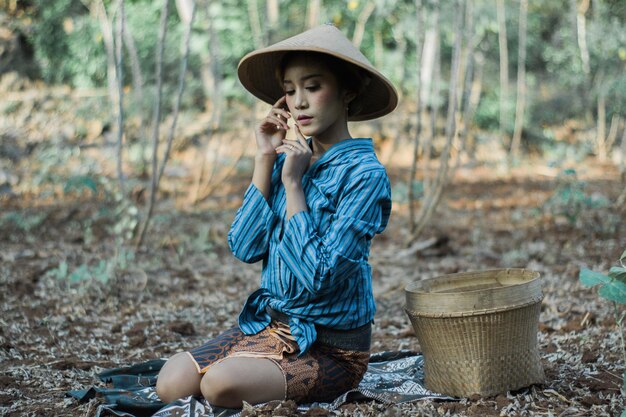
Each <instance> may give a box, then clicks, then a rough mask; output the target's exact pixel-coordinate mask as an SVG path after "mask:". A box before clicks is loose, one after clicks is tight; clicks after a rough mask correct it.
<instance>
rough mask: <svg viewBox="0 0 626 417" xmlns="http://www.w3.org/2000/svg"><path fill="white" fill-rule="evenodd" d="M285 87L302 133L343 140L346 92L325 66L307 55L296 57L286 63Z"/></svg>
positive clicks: (345, 126)
mask: <svg viewBox="0 0 626 417" xmlns="http://www.w3.org/2000/svg"><path fill="white" fill-rule="evenodd" d="M283 88H284V91H285V95H286V97H287V106H288V107H289V111H290V112H291V116H292V118H293V119H294V121H295V123H296V124H297V125H298V127H299V128H300V131H301V132H302V134H303V135H305V136H314V137H316V138H317V139H318V140H321V141H329V142H334V141H336V140H339V139H342V137H341V136H343V135H345V131H346V129H347V121H346V106H347V103H346V102H345V100H344V97H345V94H343V93H341V92H340V88H339V86H338V85H337V79H336V77H335V76H334V75H333V74H332V73H331V72H330V71H329V70H328V68H327V67H326V66H325V65H323V64H321V63H319V62H316V61H314V60H313V59H311V58H308V57H307V56H304V55H298V56H295V57H294V58H292V59H291V60H290V61H289V62H288V63H287V65H286V66H285V74H284V76H283ZM338 136H339V137H338Z"/></svg>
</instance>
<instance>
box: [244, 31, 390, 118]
mask: <svg viewBox="0 0 626 417" xmlns="http://www.w3.org/2000/svg"><path fill="white" fill-rule="evenodd" d="M335 30H337V29H335ZM288 41H289V39H287V40H285V41H283V42H279V43H278V44H276V45H272V46H269V47H267V48H263V49H259V50H257V51H253V52H250V53H249V54H247V55H246V56H244V57H243V58H242V59H241V61H240V62H239V66H238V67H237V75H238V76H239V80H240V81H241V84H242V85H243V86H244V87H245V88H246V89H247V90H248V91H250V93H252V94H253V95H254V96H255V97H257V98H259V99H261V100H263V101H265V102H266V103H269V104H274V103H275V102H276V101H277V100H278V99H279V98H280V97H281V96H283V95H284V92H283V90H282V87H281V85H280V84H279V83H278V80H277V79H276V75H275V69H276V67H277V66H278V65H279V64H280V61H281V59H282V57H283V56H284V55H285V54H286V53H287V52H290V51H311V52H321V53H325V54H328V55H332V56H334V57H337V58H339V59H342V60H344V61H346V62H349V63H351V64H353V65H356V66H357V67H359V68H361V69H363V70H365V71H367V72H368V73H369V75H370V77H371V82H370V83H369V85H368V86H367V87H366V89H365V91H363V92H362V93H361V95H360V96H359V97H360V101H361V104H362V110H361V112H359V114H357V115H354V116H350V118H349V120H350V121H362V120H371V119H375V118H377V117H381V116H384V115H386V114H388V113H391V112H392V111H393V110H394V109H395V108H396V106H397V105H398V94H397V93H396V90H395V88H394V86H393V84H391V82H390V81H389V80H388V79H387V78H386V77H385V76H384V75H382V74H381V73H380V72H379V71H378V70H376V68H374V67H373V66H372V65H371V64H370V63H369V61H367V60H366V58H365V57H362V54H361V53H360V51H359V52H358V55H361V57H362V58H360V59H359V57H358V56H357V57H356V58H357V59H355V58H352V57H349V56H346V55H343V54H340V53H336V52H335V51H332V50H329V49H327V48H323V47H317V46H309V45H305V44H295V45H288V44H287V45H285V43H288ZM355 50H356V48H355ZM356 51H358V50H356Z"/></svg>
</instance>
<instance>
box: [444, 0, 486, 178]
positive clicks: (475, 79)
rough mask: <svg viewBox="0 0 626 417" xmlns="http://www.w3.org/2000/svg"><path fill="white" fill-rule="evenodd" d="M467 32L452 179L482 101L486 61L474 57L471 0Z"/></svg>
mask: <svg viewBox="0 0 626 417" xmlns="http://www.w3.org/2000/svg"><path fill="white" fill-rule="evenodd" d="M465 25H466V31H465V39H468V46H467V48H466V54H465V55H466V57H467V58H466V59H467V67H466V72H465V84H464V87H463V94H462V98H463V100H462V102H461V111H462V112H463V117H462V125H461V128H460V132H459V147H458V150H457V157H456V161H455V164H454V168H453V169H452V172H451V173H450V176H451V177H454V174H455V172H456V170H457V169H458V167H459V165H460V163H461V154H462V153H463V151H464V150H465V143H466V141H467V136H468V132H469V128H470V124H471V123H472V121H473V119H474V113H475V112H476V107H477V106H478V101H479V99H480V93H481V90H482V74H483V72H482V71H483V64H484V60H482V59H480V58H478V59H475V57H474V48H475V43H476V42H475V37H476V36H475V34H474V12H473V4H472V1H471V0H468V1H467V5H466V22H465ZM475 61H478V62H477V64H478V65H474V62H475Z"/></svg>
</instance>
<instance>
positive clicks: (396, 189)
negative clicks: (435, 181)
mask: <svg viewBox="0 0 626 417" xmlns="http://www.w3.org/2000/svg"><path fill="white" fill-rule="evenodd" d="M411 185H412V186H413V198H415V199H416V200H418V199H420V198H422V197H423V196H424V182H423V181H418V180H413V182H412V184H411ZM391 195H392V200H393V201H395V202H398V203H400V204H406V203H407V202H408V201H409V187H408V184H407V183H406V182H404V181H396V182H395V184H394V186H393V188H392V190H391Z"/></svg>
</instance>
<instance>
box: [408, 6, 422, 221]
mask: <svg viewBox="0 0 626 417" xmlns="http://www.w3.org/2000/svg"><path fill="white" fill-rule="evenodd" d="M415 14H416V16H415V17H416V18H415V39H416V45H415V61H416V65H415V72H416V77H415V83H416V86H415V91H416V93H415V99H416V100H417V103H416V115H415V138H414V139H413V159H412V160H411V172H410V173H409V180H408V181H407V186H408V193H407V195H408V200H409V228H410V230H411V231H412V230H414V229H415V196H414V191H413V181H414V180H415V174H416V172H417V158H418V156H419V144H420V136H421V134H422V112H423V108H422V100H421V91H420V88H421V85H420V81H421V77H422V76H421V66H422V48H423V47H424V44H423V41H422V38H423V37H422V31H423V23H422V21H423V16H422V2H421V0H415Z"/></svg>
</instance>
